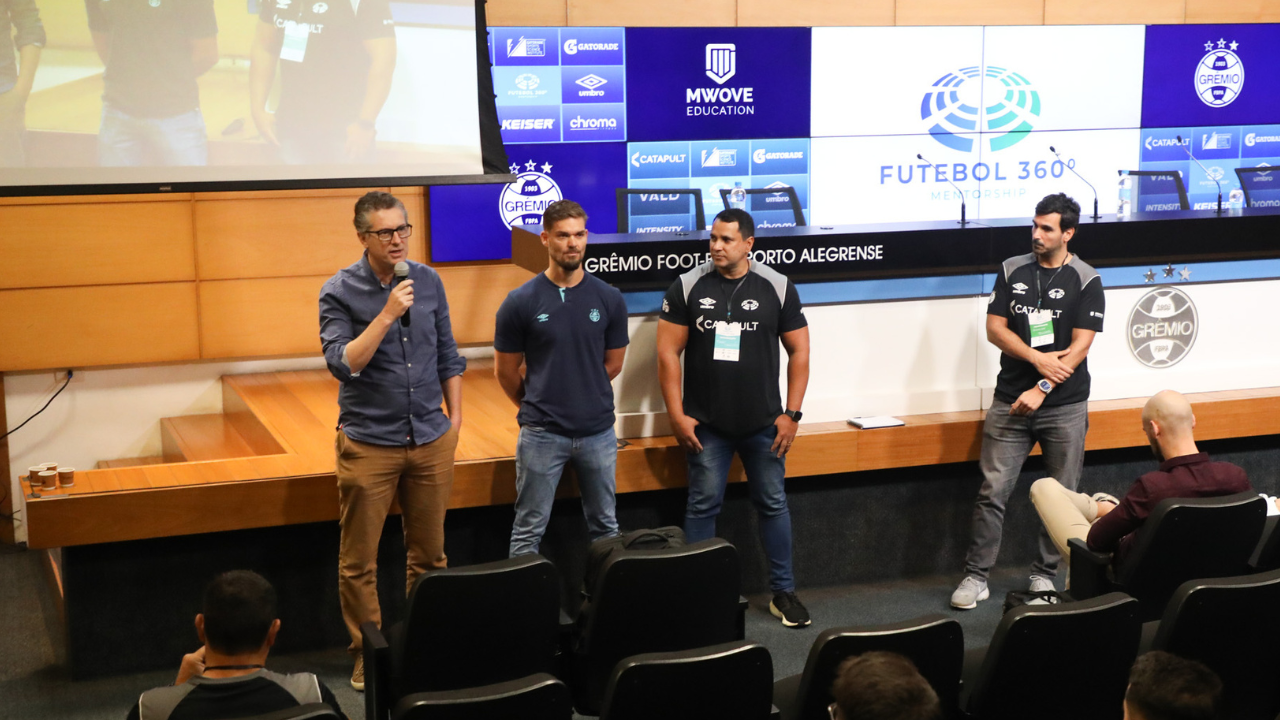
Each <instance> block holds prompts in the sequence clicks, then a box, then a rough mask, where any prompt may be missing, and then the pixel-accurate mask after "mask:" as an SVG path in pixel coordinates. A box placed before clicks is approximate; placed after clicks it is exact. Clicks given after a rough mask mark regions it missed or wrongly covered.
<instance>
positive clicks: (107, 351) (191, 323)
mask: <svg viewBox="0 0 1280 720" xmlns="http://www.w3.org/2000/svg"><path fill="white" fill-rule="evenodd" d="M0 338H3V339H4V341H3V342H0V371H13V370H42V369H56V368H68V367H72V368H78V367H88V366H93V365H130V364H139V363H163V362H177V361H183V360H196V359H198V358H199V357H200V345H199V342H200V341H199V337H198V333H197V319H196V288H195V283H151V284H147V285H99V286H93V287H64V288H52V289H44V288H41V289H31V290H0Z"/></svg>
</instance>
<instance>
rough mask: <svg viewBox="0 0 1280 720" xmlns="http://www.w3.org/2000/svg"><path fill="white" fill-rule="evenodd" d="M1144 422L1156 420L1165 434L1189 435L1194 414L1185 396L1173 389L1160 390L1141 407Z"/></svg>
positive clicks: (1192, 425) (1194, 421)
mask: <svg viewBox="0 0 1280 720" xmlns="http://www.w3.org/2000/svg"><path fill="white" fill-rule="evenodd" d="M1142 420H1143V422H1144V423H1151V422H1156V423H1159V425H1160V431H1161V432H1163V433H1165V434H1166V435H1183V434H1186V435H1190V433H1191V429H1192V428H1193V427H1195V424H1196V416H1195V414H1194V413H1193V412H1192V411H1191V403H1190V402H1188V401H1187V398H1186V397H1185V396H1184V395H1182V393H1179V392H1177V391H1174V390H1161V391H1160V392H1158V393H1156V394H1155V395H1152V396H1151V399H1150V400H1147V404H1146V405H1144V406H1143V407H1142Z"/></svg>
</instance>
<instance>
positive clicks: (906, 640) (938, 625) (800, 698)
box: [773, 615, 964, 720]
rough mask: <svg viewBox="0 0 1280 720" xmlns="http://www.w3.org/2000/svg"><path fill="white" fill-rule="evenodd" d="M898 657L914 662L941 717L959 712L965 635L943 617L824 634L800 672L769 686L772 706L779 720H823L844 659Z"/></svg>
mask: <svg viewBox="0 0 1280 720" xmlns="http://www.w3.org/2000/svg"><path fill="white" fill-rule="evenodd" d="M877 650H879V651H887V652H894V653H898V654H899V655H903V656H905V657H907V658H909V659H910V660H911V662H913V663H915V665H916V668H917V669H918V670H919V671H920V674H921V675H923V676H924V679H926V680H928V681H929V684H930V685H932V686H933V689H934V691H935V692H937V693H938V700H940V701H941V703H942V709H943V716H944V717H946V718H954V717H957V715H958V713H959V696H960V671H961V668H962V666H963V664H964V632H963V631H962V630H961V629H960V623H959V622H957V621H956V620H954V619H952V618H949V617H947V616H945V615H926V616H924V617H921V618H917V619H915V620H907V621H904V622H899V623H893V624H891V625H868V626H861V627H842V628H831V629H830V630H825V631H823V632H822V634H820V635H818V637H817V639H815V640H814V641H813V646H812V647H811V648H809V659H808V660H806V661H805V665H804V672H803V673H801V674H799V675H792V676H791V677H786V678H783V679H781V680H779V681H778V682H776V683H774V685H773V704H774V705H776V706H777V707H778V709H779V710H780V711H781V713H782V718H783V720H827V706H828V705H830V704H831V703H832V702H834V700H835V698H833V697H832V696H831V683H833V682H834V681H835V678H836V668H837V667H838V666H839V665H840V663H841V662H842V661H844V659H845V658H847V657H851V656H853V655H861V654H862V653H866V652H872V651H877Z"/></svg>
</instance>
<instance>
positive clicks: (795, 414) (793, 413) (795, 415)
mask: <svg viewBox="0 0 1280 720" xmlns="http://www.w3.org/2000/svg"><path fill="white" fill-rule="evenodd" d="M782 414H783V415H786V416H787V417H789V418H791V419H792V420H795V421H796V422H800V418H801V417H804V413H802V412H800V411H799V410H783V411H782Z"/></svg>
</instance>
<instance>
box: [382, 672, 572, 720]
mask: <svg viewBox="0 0 1280 720" xmlns="http://www.w3.org/2000/svg"><path fill="white" fill-rule="evenodd" d="M572 717H573V700H572V698H571V696H570V695H569V688H567V687H565V684H564V683H562V682H560V681H559V680H557V679H556V678H555V677H552V676H551V675H548V674H546V673H537V674H535V675H530V676H529V677H526V678H519V679H517V680H508V681H507V682H501V683H494V684H492V685H485V686H483V687H477V688H468V689H465V690H443V691H440V692H424V693H414V694H412V695H406V696H405V697H404V698H402V699H401V700H400V702H399V703H397V704H396V711H395V714H394V715H392V720H494V719H495V718H519V719H520V720H570V718H572Z"/></svg>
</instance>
